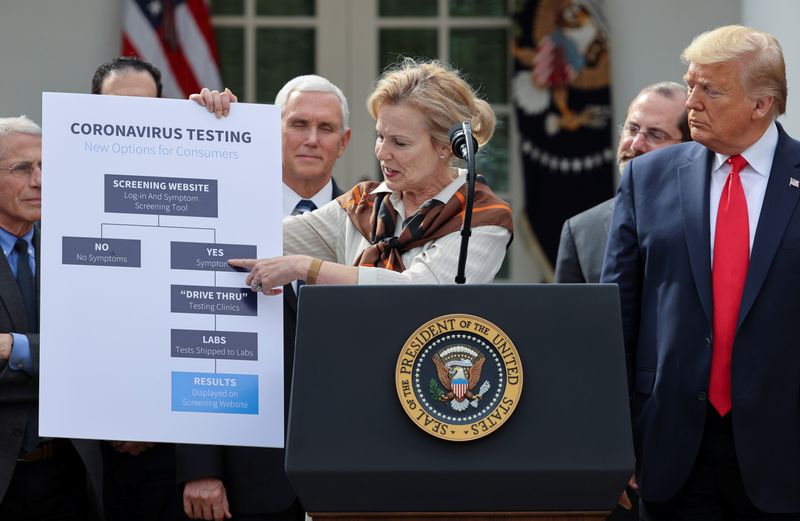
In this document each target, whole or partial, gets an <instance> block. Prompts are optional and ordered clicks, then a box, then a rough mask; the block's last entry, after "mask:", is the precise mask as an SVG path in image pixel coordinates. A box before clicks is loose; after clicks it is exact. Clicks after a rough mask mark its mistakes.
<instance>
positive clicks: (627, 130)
mask: <svg viewBox="0 0 800 521" xmlns="http://www.w3.org/2000/svg"><path fill="white" fill-rule="evenodd" d="M619 134H620V136H622V137H624V138H630V139H636V136H638V135H639V134H641V135H642V136H644V140H645V141H647V143H649V144H650V145H654V146H655V145H663V144H664V143H669V142H671V141H676V142H677V141H680V139H675V138H671V137H669V134H665V133H664V132H661V131H660V130H642V129H641V128H639V126H638V125H634V124H633V123H628V124H627V125H620V126H619Z"/></svg>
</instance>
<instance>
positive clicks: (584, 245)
mask: <svg viewBox="0 0 800 521" xmlns="http://www.w3.org/2000/svg"><path fill="white" fill-rule="evenodd" d="M685 104H686V86H684V85H681V84H680V83H675V82H674V81H662V82H659V83H654V84H652V85H648V86H647V87H645V88H643V89H642V90H641V91H640V92H639V94H637V95H636V97H635V98H634V99H633V101H632V102H631V104H630V105H629V106H628V114H627V116H626V117H625V123H624V124H623V125H622V126H621V127H620V137H619V147H617V165H618V166H619V169H620V172H622V170H623V169H624V168H625V165H626V164H627V163H628V161H630V160H631V159H633V158H634V157H636V156H640V155H642V154H645V153H647V152H650V151H651V150H656V149H659V148H662V147H665V146H668V145H674V144H675V143H680V142H682V141H690V140H691V139H692V137H691V135H690V134H689V123H688V120H687V117H686V107H685ZM613 213H614V199H613V198H611V199H609V200H607V201H605V202H602V203H600V204H599V205H597V206H595V207H593V208H590V209H588V210H586V211H585V212H582V213H579V214H578V215H576V216H574V217H571V218H569V219H567V221H566V222H565V223H564V227H563V228H562V229H561V242H559V244H558V257H557V258H556V275H555V282H581V283H582V282H598V281H599V280H600V270H601V269H602V268H603V253H605V250H606V239H607V238H608V227H609V225H610V224H611V215H612V214H613Z"/></svg>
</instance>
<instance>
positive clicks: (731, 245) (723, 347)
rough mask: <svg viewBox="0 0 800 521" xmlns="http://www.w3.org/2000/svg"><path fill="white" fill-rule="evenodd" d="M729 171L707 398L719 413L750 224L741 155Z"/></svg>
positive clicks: (720, 216)
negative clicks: (743, 186) (742, 178)
mask: <svg viewBox="0 0 800 521" xmlns="http://www.w3.org/2000/svg"><path fill="white" fill-rule="evenodd" d="M728 164H730V165H731V171H730V173H729V174H728V179H726V180H725V187H724V188H723V189H722V196H721V197H720V199H719V210H717V228H716V232H715V234H714V261H713V268H712V270H711V276H712V285H713V291H714V350H713V352H712V356H711V381H710V384H709V390H708V394H709V399H710V400H711V404H712V405H713V406H714V408H715V409H717V412H719V414H720V415H721V416H725V415H726V414H728V412H729V411H730V410H731V353H732V352H733V338H734V336H735V335H736V322H737V321H738V319H739V307H740V305H741V302H742V291H743V290H744V280H745V277H746V276H747V264H748V262H749V260H750V225H749V223H748V218H747V200H745V197H744V190H743V189H742V180H741V179H740V178H739V172H740V171H741V170H742V168H744V167H745V166H746V165H747V161H746V160H745V159H744V158H743V157H742V156H740V155H735V156H731V157H730V158H728Z"/></svg>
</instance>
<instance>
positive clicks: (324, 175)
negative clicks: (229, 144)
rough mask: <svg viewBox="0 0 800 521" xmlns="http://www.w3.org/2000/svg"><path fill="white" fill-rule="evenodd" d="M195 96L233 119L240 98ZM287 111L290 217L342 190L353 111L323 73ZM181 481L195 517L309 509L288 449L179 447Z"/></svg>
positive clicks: (266, 515) (293, 306)
mask: <svg viewBox="0 0 800 521" xmlns="http://www.w3.org/2000/svg"><path fill="white" fill-rule="evenodd" d="M190 98H191V99H194V100H195V101H197V102H198V103H200V104H201V105H204V106H205V107H206V108H207V109H208V111H209V112H213V113H215V114H217V116H220V117H221V116H225V115H227V114H228V111H229V110H230V103H231V102H235V101H236V96H235V95H233V93H231V92H230V91H229V90H227V89H226V90H225V91H223V92H218V91H210V90H208V89H203V90H202V91H201V92H200V94H193V95H192V96H191V97H190ZM275 104H276V105H277V106H279V107H280V108H281V142H282V152H283V168H282V179H283V210H284V215H296V214H298V213H305V212H308V211H313V210H314V209H316V208H318V207H320V206H323V205H324V204H327V203H328V202H330V201H331V200H333V199H334V198H335V197H337V196H338V195H340V194H341V193H342V192H341V191H340V190H339V189H338V187H337V186H336V183H335V182H334V181H333V166H334V164H335V163H336V160H337V159H338V158H339V157H341V156H342V154H344V152H345V150H346V148H347V145H348V143H349V142H350V128H349V127H348V118H349V109H348V105H347V99H346V98H345V97H344V94H342V91H341V90H340V89H339V88H338V87H337V86H336V85H334V84H333V83H331V82H330V81H328V80H327V79H325V78H323V77H321V76H317V75H306V76H298V77H296V78H294V79H292V80H290V81H289V82H288V83H286V85H284V87H283V88H282V89H281V90H280V92H278V95H277V96H276V98H275ZM296 313H297V296H296V293H295V291H294V289H293V288H292V287H291V285H287V286H286V288H284V313H283V316H284V326H283V334H284V384H285V386H284V399H285V402H286V403H285V412H288V404H289V390H290V387H291V374H292V364H293V360H294V333H295V329H296ZM177 452H178V481H179V482H181V483H184V493H183V499H184V511H185V513H186V515H188V516H189V517H190V518H192V519H214V520H221V519H225V518H229V517H231V515H235V519H241V520H248V519H249V520H302V519H304V512H303V508H302V507H301V506H300V503H299V501H298V500H297V498H296V496H295V493H294V490H293V489H292V486H291V484H290V483H289V481H288V479H287V477H286V473H285V471H284V470H283V460H284V455H285V452H284V450H283V449H259V448H249V447H214V446H200V445H182V446H178V451H177Z"/></svg>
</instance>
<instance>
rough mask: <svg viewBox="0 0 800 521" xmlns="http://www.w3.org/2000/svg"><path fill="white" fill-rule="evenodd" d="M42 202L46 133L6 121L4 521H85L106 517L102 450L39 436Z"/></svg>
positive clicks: (0, 461)
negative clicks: (103, 511) (44, 137)
mask: <svg viewBox="0 0 800 521" xmlns="http://www.w3.org/2000/svg"><path fill="white" fill-rule="evenodd" d="M41 198H42V131H41V129H40V128H39V126H38V125H36V123H34V122H33V121H31V120H30V119H28V118H26V117H25V116H20V117H17V118H0V247H2V253H3V254H2V259H0V396H1V397H2V404H0V519H4V520H5V519H9V520H11V519H26V520H32V521H36V520H45V519H47V520H50V519H60V520H75V521H78V520H80V521H83V520H86V519H88V518H90V516H102V506H101V501H102V500H101V498H102V462H101V457H100V446H99V444H98V443H97V442H96V441H90V440H65V439H54V438H42V437H40V436H39V421H38V420H39V281H40V273H39V269H38V267H39V266H40V265H41V262H40V261H41V251H40V247H39V245H40V240H41V232H40V229H39V220H40V219H41V203H42V199H41ZM92 518H94V517H92Z"/></svg>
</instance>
